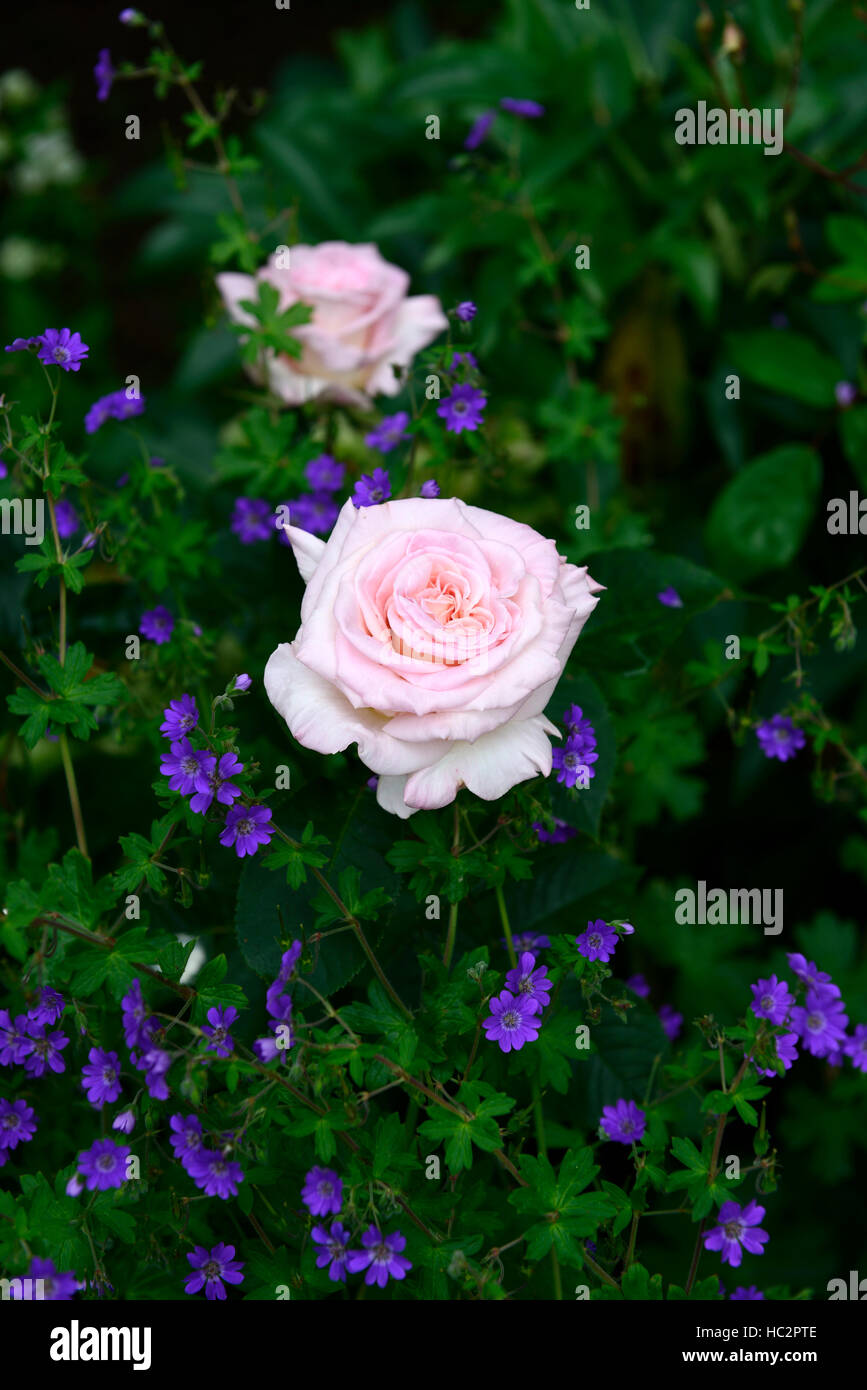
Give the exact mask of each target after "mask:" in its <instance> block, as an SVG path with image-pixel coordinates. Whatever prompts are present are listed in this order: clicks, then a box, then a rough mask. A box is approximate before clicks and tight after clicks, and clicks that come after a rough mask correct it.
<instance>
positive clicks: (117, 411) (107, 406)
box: [84, 387, 145, 486]
mask: <svg viewBox="0 0 867 1390" xmlns="http://www.w3.org/2000/svg"><path fill="white" fill-rule="evenodd" d="M144 408H145V398H144V396H127V394H126V389H125V388H124V387H121V389H120V390H119V391H111V392H110V393H109V394H108V395H107V396H100V398H99V400H98V401H94V403H93V405H92V406H91V407H90V409H89V410H88V412H87V414H86V415H85V417H84V428H85V429H86V430H87V433H88V434H95V433H96V431H97V430H98V429H100V428H101V427H102V426H103V425H104V424H105V422H106V420H128V419H130V417H131V416H133V415H141V414H142V412H143V410H144ZM124 476H125V477H126V475H124ZM118 486H120V480H118Z"/></svg>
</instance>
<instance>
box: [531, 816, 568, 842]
mask: <svg viewBox="0 0 867 1390" xmlns="http://www.w3.org/2000/svg"><path fill="white" fill-rule="evenodd" d="M533 829H534V830H535V832H536V839H537V840H538V841H539V843H540V844H543V845H563V844H565V843H566V841H567V840H572V839H574V838H575V836H576V835H577V834H578V831H577V830H575V829H573V827H572V826H571V825H569V824H568V822H567V821H564V820H561V819H560V817H559V816H555V817H554V829H553V830H546V829H545V827H544V825H543V824H542V822H541V821H538V820H534V821H533Z"/></svg>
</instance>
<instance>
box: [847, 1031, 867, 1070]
mask: <svg viewBox="0 0 867 1390" xmlns="http://www.w3.org/2000/svg"><path fill="white" fill-rule="evenodd" d="M843 1051H844V1053H845V1054H846V1056H847V1057H848V1058H849V1060H850V1061H851V1063H852V1066H853V1067H855V1069H856V1071H864V1072H867V1023H859V1024H857V1025H856V1027H855V1031H854V1033H853V1034H852V1036H851V1038H847V1039H846V1041H845V1043H844V1044H843Z"/></svg>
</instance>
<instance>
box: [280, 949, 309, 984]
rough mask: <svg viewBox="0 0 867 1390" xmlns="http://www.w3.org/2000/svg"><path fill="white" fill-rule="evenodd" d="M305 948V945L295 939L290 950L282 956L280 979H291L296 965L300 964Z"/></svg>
mask: <svg viewBox="0 0 867 1390" xmlns="http://www.w3.org/2000/svg"><path fill="white" fill-rule="evenodd" d="M303 950H304V947H303V945H302V943H301V942H300V941H293V942H292V945H291V946H290V947H289V949H288V951H284V952H283V955H282V956H281V958H280V974H279V975H278V977H277V978H278V979H279V980H283V981H286V980H288V979H289V977H290V976H291V974H292V972H293V971H294V969H295V966H296V965H297V964H298V961H299V958H300V956H301V952H302V951H303Z"/></svg>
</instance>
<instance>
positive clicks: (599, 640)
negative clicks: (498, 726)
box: [555, 549, 725, 790]
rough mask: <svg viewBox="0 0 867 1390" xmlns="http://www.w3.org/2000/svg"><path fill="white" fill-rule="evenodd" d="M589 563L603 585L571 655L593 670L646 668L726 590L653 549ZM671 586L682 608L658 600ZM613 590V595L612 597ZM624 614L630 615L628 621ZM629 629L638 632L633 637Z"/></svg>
mask: <svg viewBox="0 0 867 1390" xmlns="http://www.w3.org/2000/svg"><path fill="white" fill-rule="evenodd" d="M581 563H582V564H585V563H587V561H586V560H582V561H581ZM589 568H590V573H591V574H592V576H593V578H594V579H595V580H596V581H597V582H598V583H599V584H604V585H605V586H606V590H607V592H606V593H603V594H600V596H599V603H598V604H597V606H596V608H595V609H594V610H593V612H592V613H591V615H590V617H589V619H588V621H587V626H586V627H585V628H584V630H583V632H582V633H581V640H580V642H579V643H578V645H577V647H576V649H575V660H576V661H577V662H580V664H581V666H582V667H583V668H585V669H587V670H591V671H592V670H594V669H597V668H601V669H603V670H616V671H625V672H628V673H632V672H635V671H642V670H644V669H645V668H646V667H647V666H648V665H649V663H650V662H651V661H652V660H655V659H656V658H657V657H658V656H659V655H660V654H661V653H662V652H664V651H665V650H666V648H667V647H669V646H671V644H672V643H673V642H675V641H677V639H678V637H679V636H680V634H681V632H682V631H683V628H684V627H685V625H686V624H687V622H689V620H690V619H691V618H693V617H694V616H695V615H696V614H697V613H700V612H702V611H703V610H704V609H705V608H709V607H710V606H711V605H712V604H713V603H715V602H716V601H717V599H719V597H720V595H721V594H722V593H723V591H724V589H725V583H724V581H723V580H722V579H720V578H719V577H718V576H717V575H715V574H712V573H710V571H708V570H705V569H701V568H699V566H698V565H694V564H692V562H691V561H689V560H684V559H682V558H681V557H680V556H677V555H665V554H662V553H661V552H659V551H655V550H644V549H642V550H632V549H623V550H603V551H600V552H599V553H598V554H596V555H594V556H592V558H591V559H590V561H589ZM669 587H672V588H674V589H675V590H676V591H677V593H678V594H679V595H680V598H681V599H682V601H683V607H682V608H667V607H666V606H665V605H664V604H662V603H660V602H659V599H658V598H657V597H656V596H657V594H658V593H660V592H661V591H662V590H663V589H667V588H669ZM615 594H616V595H617V600H616V602H611V601H610V599H611V597H612V595H615ZM624 614H628V615H629V622H628V625H627V624H626V623H624ZM632 633H636V634H637V636H636V637H635V638H634V639H633V638H632V637H631V636H630V635H629V634H632ZM555 722H556V721H555ZM592 785H593V784H592V782H591V786H592ZM588 790H589V789H588Z"/></svg>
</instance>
